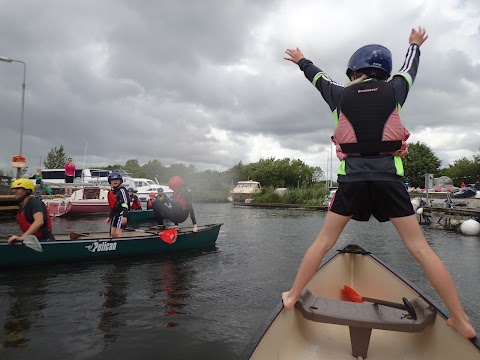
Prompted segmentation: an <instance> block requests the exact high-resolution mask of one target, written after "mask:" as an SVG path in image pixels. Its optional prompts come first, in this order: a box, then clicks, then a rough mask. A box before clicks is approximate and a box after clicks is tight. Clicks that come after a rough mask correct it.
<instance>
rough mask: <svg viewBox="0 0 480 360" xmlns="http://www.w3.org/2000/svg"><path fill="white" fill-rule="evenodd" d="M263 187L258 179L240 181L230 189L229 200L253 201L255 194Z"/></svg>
mask: <svg viewBox="0 0 480 360" xmlns="http://www.w3.org/2000/svg"><path fill="white" fill-rule="evenodd" d="M261 189H262V187H261V185H260V183H259V182H258V181H253V180H247V181H239V182H238V183H237V185H236V186H235V187H234V188H233V189H232V191H230V196H229V197H228V200H229V201H230V202H244V201H245V200H246V201H247V202H248V201H251V199H252V198H253V197H254V195H255V194H256V193H258V192H260V191H261Z"/></svg>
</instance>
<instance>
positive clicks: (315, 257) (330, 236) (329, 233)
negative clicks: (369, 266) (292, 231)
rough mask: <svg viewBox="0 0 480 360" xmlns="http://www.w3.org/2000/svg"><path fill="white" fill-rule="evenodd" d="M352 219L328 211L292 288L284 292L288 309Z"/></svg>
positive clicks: (284, 303)
mask: <svg viewBox="0 0 480 360" xmlns="http://www.w3.org/2000/svg"><path fill="white" fill-rule="evenodd" d="M350 219H351V216H342V215H338V214H336V213H333V212H331V211H329V212H327V216H326V218H325V224H324V225H323V227H322V229H321V230H320V233H319V234H318V235H317V238H316V239H315V241H314V242H313V244H312V245H311V246H310V248H309V249H308V250H307V252H306V253H305V255H304V257H303V260H302V263H301V264H300V268H299V269H298V272H297V276H296V278H295V281H294V283H293V285H292V288H291V289H290V290H289V291H286V292H284V293H283V294H282V300H283V306H284V307H285V308H286V309H291V308H293V306H294V305H295V303H296V302H297V300H298V298H299V297H300V294H301V292H302V290H303V288H304V287H305V285H307V283H308V282H309V281H310V279H311V278H312V276H313V274H315V272H316V271H317V269H318V268H319V266H320V264H321V262H322V259H323V257H324V256H325V254H326V253H327V252H328V251H329V250H330V249H331V248H332V246H333V245H334V244H335V243H336V242H337V239H338V237H339V236H340V234H341V233H342V231H343V228H344V227H345V225H347V223H348V221H349V220H350Z"/></svg>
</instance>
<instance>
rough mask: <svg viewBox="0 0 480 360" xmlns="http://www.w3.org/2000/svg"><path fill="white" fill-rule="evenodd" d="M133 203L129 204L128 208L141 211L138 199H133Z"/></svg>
mask: <svg viewBox="0 0 480 360" xmlns="http://www.w3.org/2000/svg"><path fill="white" fill-rule="evenodd" d="M132 198H133V201H132V202H131V204H130V206H131V207H132V210H138V209H142V203H141V202H140V199H139V198H138V197H137V196H135V197H133V196H132Z"/></svg>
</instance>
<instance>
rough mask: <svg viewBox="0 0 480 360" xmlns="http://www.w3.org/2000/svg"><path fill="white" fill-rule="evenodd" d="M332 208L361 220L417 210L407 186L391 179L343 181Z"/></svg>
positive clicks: (395, 216) (387, 218)
mask: <svg viewBox="0 0 480 360" xmlns="http://www.w3.org/2000/svg"><path fill="white" fill-rule="evenodd" d="M329 211H332V212H334V213H336V214H339V215H344V216H352V219H354V220H358V221H368V220H369V219H370V216H371V215H373V216H374V217H375V218H376V219H377V220H378V221H380V222H385V221H389V220H390V219H391V218H397V217H405V216H410V215H413V214H415V212H414V211H413V206H412V203H411V200H410V196H409V195H408V192H407V190H406V189H405V186H403V184H402V183H400V182H398V183H397V182H391V181H358V182H351V183H340V184H339V187H338V190H337V191H336V193H335V196H334V198H333V200H332V203H331V205H330V209H329Z"/></svg>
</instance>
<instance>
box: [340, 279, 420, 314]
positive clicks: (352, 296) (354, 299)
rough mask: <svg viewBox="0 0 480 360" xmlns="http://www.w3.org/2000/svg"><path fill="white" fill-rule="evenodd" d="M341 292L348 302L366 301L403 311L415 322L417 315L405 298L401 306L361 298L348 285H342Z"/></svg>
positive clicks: (389, 302) (384, 301)
mask: <svg viewBox="0 0 480 360" xmlns="http://www.w3.org/2000/svg"><path fill="white" fill-rule="evenodd" d="M343 292H344V293H345V295H346V296H347V298H348V300H350V301H351V302H357V303H363V302H364V301H366V302H369V303H373V304H378V305H383V306H388V307H391V308H395V309H400V310H405V311H406V312H408V314H409V315H410V317H411V318H412V319H413V320H417V313H416V311H415V308H414V307H413V305H412V304H411V303H410V301H408V299H407V298H402V301H403V304H399V303H394V302H391V301H386V300H380V299H373V298H369V297H365V296H361V295H360V294H359V293H357V292H356V291H355V290H353V289H352V288H351V287H350V286H348V285H343Z"/></svg>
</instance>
